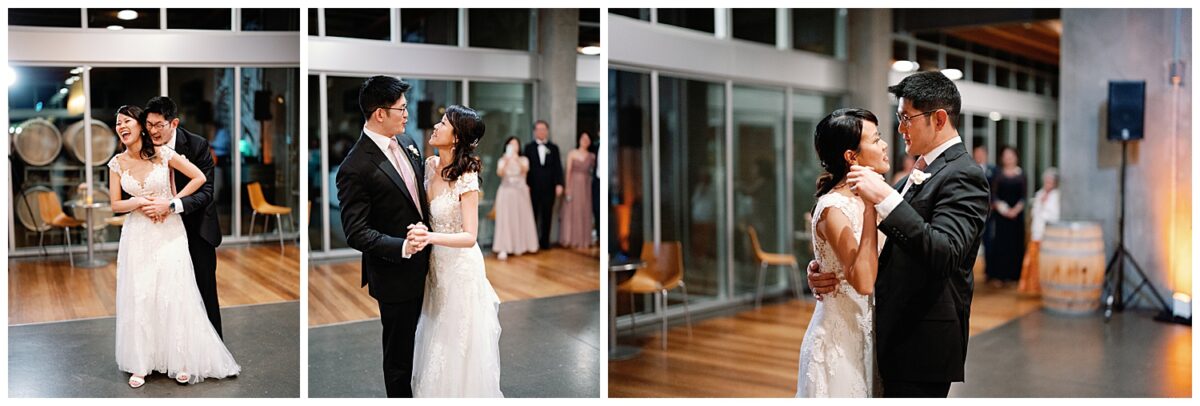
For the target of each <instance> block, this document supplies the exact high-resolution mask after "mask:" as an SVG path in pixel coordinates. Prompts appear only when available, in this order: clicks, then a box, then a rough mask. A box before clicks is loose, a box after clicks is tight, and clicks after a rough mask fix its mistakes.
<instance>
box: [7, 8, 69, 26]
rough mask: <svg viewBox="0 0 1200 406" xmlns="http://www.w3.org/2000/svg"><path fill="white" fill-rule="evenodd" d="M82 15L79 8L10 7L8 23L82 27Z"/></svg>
mask: <svg viewBox="0 0 1200 406" xmlns="http://www.w3.org/2000/svg"><path fill="white" fill-rule="evenodd" d="M81 15H82V12H81V11H80V9H77V8H10V9H8V25H23V26H30V27H69V28H80V27H82V26H83V23H82V20H81V19H82V18H83V17H81Z"/></svg>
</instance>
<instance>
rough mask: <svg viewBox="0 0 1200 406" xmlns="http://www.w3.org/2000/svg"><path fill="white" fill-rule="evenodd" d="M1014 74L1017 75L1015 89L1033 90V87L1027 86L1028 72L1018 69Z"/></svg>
mask: <svg viewBox="0 0 1200 406" xmlns="http://www.w3.org/2000/svg"><path fill="white" fill-rule="evenodd" d="M1016 76H1017V82H1016V85H1017V90H1021V91H1030V90H1033V89H1030V88H1029V74H1028V73H1026V72H1025V71H1020V70H1019V71H1016Z"/></svg>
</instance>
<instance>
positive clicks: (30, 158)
mask: <svg viewBox="0 0 1200 406" xmlns="http://www.w3.org/2000/svg"><path fill="white" fill-rule="evenodd" d="M12 143H13V151H16V152H17V156H19V157H21V160H22V161H25V163H28V164H30V165H33V166H45V165H49V164H50V163H51V162H54V159H56V158H58V153H59V152H62V146H63V141H62V134H61V133H59V132H58V127H55V126H54V123H51V122H49V121H47V120H46V119H43V118H34V119H29V120H26V121H24V122H22V123H21V124H18V125H17V128H16V130H13V134H12Z"/></svg>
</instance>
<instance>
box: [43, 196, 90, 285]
mask: <svg viewBox="0 0 1200 406" xmlns="http://www.w3.org/2000/svg"><path fill="white" fill-rule="evenodd" d="M37 202H38V211H39V212H40V213H39V215H41V217H42V221H45V222H46V224H47V225H49V226H50V228H51V229H54V228H61V229H63V231H64V232H63V234H64V235H66V240H67V246H66V247H65V248H64V249H63V251H66V253H67V258H69V259H70V261H71V267H72V268H74V267H75V254H74V253H72V252H71V228H72V227H80V226H83V222H82V221H79V220H77V219H75V218H74V217H71V216H68V215H67V213H64V212H63V209H62V201H60V200H58V194H57V193H54V192H53V191H50V190H42V191H38V192H37ZM38 234H39V235H38V245H41V246H42V252H45V250H46V248H45V247H46V246H45V244H44V238H45V233H38Z"/></svg>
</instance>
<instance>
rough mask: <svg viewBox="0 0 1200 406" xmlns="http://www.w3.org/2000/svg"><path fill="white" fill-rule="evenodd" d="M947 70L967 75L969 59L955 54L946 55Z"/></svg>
mask: <svg viewBox="0 0 1200 406" xmlns="http://www.w3.org/2000/svg"><path fill="white" fill-rule="evenodd" d="M946 69H958V71H959V72H963V74H966V72H967V58H964V57H962V56H961V55H958V54H954V53H946Z"/></svg>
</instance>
